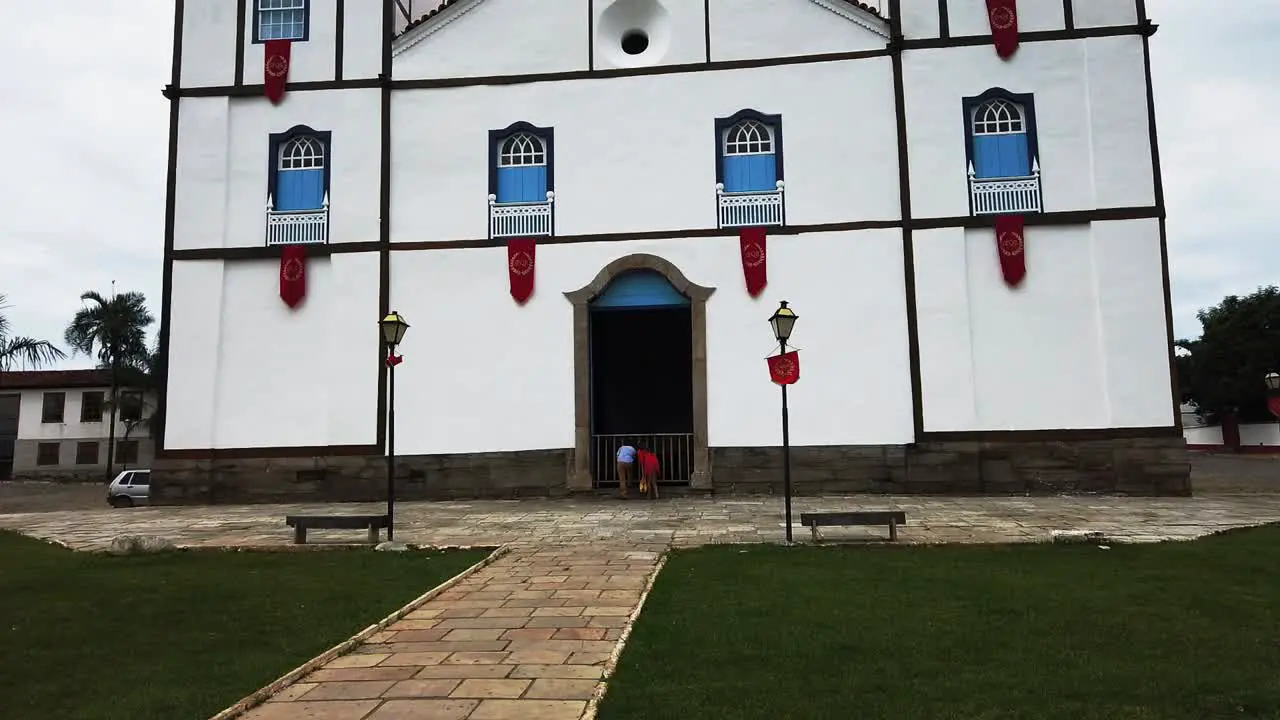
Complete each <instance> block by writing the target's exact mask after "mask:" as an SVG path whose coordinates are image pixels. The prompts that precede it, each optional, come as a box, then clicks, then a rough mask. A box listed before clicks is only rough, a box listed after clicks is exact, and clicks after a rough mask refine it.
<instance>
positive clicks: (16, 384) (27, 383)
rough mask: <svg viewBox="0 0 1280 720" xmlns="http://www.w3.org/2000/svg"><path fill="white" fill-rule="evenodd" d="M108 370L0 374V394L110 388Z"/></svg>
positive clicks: (11, 372) (28, 371)
mask: <svg viewBox="0 0 1280 720" xmlns="http://www.w3.org/2000/svg"><path fill="white" fill-rule="evenodd" d="M110 386H111V372H110V371H109V370H14V371H10V372H0V392H4V391H5V390H35V389H45V388H48V389H51V390H56V389H58V388H83V387H110Z"/></svg>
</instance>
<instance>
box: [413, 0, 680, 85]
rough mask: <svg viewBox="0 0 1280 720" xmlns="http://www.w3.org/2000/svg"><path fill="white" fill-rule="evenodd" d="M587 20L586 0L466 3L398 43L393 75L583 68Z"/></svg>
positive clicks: (471, 74)
mask: <svg viewBox="0 0 1280 720" xmlns="http://www.w3.org/2000/svg"><path fill="white" fill-rule="evenodd" d="M698 7H699V12H701V7H702V6H701V4H699V6H698ZM589 21H590V17H589V15H588V10H587V3H586V2H585V0H555V2H547V1H546V0H481V1H480V2H478V3H477V2H475V0H465V1H464V2H462V3H458V6H457V7H451V8H448V9H446V10H445V11H444V12H442V13H441V14H440V15H439V16H438V17H437V18H434V19H432V20H431V21H429V22H428V23H427V24H425V25H423V26H422V27H421V28H415V30H414V31H413V34H412V35H406V37H405V38H404V39H403V40H400V41H398V42H397V46H396V49H395V53H396V55H395V60H394V61H393V62H394V70H393V76H394V77H395V78H396V79H397V80H406V79H413V78H439V77H474V76H489V75H523V74H527V73H549V72H568V71H571V70H586V69H587V68H588V65H589V62H590V54H589V53H588V50H587V36H588V35H587V32H588V30H587V25H588V23H589ZM424 34H425V37H423V35H424ZM401 45H403V48H401V47H400V46H401ZM479 48H483V50H478V49H479Z"/></svg>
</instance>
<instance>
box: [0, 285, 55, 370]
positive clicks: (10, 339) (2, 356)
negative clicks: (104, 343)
mask: <svg viewBox="0 0 1280 720" xmlns="http://www.w3.org/2000/svg"><path fill="white" fill-rule="evenodd" d="M8 308H9V304H8V303H7V302H6V298H5V296H4V295H3V294H0V372H5V371H8V370H12V369H13V367H14V366H15V365H17V366H20V367H23V368H26V367H31V368H37V369H38V368H41V367H44V366H45V365H52V364H53V363H55V362H57V361H59V360H62V359H64V358H66V357H67V354H66V353H64V352H62V350H60V349H58V346H56V345H54V344H53V343H51V342H49V341H48V340H36V339H35V338H29V337H24V336H21V335H11V334H10V326H9V318H8V317H7V316H6V315H5V314H4V311H5V310H6V309H8Z"/></svg>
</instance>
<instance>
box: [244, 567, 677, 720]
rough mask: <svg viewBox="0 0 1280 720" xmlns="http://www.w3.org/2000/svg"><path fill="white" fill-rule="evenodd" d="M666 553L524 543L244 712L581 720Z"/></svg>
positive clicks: (270, 716)
mask: <svg viewBox="0 0 1280 720" xmlns="http://www.w3.org/2000/svg"><path fill="white" fill-rule="evenodd" d="M660 555H661V553H660V552H659V551H657V550H638V549H635V548H632V547H616V546H615V547H589V546H581V545H580V546H577V547H551V546H544V547H541V548H524V549H516V550H514V551H512V552H510V553H508V554H506V555H504V556H502V557H499V558H498V559H497V560H495V561H494V562H493V563H492V564H490V565H489V566H487V567H484V568H481V569H480V570H479V571H477V572H476V573H474V574H472V575H470V576H468V577H466V578H465V579H463V580H462V581H461V582H459V583H458V584H456V585H454V586H453V587H451V588H449V589H448V590H445V591H444V592H443V593H441V594H439V595H437V596H435V597H434V598H432V599H431V600H429V601H427V602H426V603H425V604H423V605H422V606H420V607H418V608H415V609H414V610H413V611H412V612H410V613H409V614H408V615H406V616H405V617H404V618H402V619H400V620H398V621H396V622H395V623H393V624H391V625H390V626H388V627H387V628H386V629H385V630H383V631H382V632H379V633H377V634H375V635H373V636H371V637H370V638H369V640H368V641H367V642H365V643H364V644H362V645H360V646H359V647H357V648H356V649H355V651H354V652H352V653H350V654H347V655H344V656H342V657H338V658H336V659H334V660H332V661H330V662H329V663H327V664H326V665H324V666H323V667H321V668H319V669H317V670H315V671H314V672H312V673H310V674H309V675H306V676H304V677H302V678H300V679H299V681H298V682H297V683H295V684H293V685H291V686H290V687H288V688H286V689H285V690H283V691H282V692H280V693H279V694H277V695H275V696H274V697H273V698H271V699H270V700H268V701H267V702H266V703H265V704H263V705H261V706H259V707H258V708H256V709H255V710H252V711H250V712H249V713H248V714H247V715H245V716H244V718H245V720H301V719H302V718H326V719H328V720H362V719H365V720H394V719H407V718H432V719H433V720H462V719H463V718H466V719H467V720H577V719H578V718H579V717H581V716H582V714H583V712H584V711H585V710H586V708H587V704H588V702H589V701H590V700H591V698H592V695H593V694H595V693H596V691H597V688H598V686H599V683H600V681H601V680H602V678H603V676H604V672H605V667H606V664H607V663H608V662H609V661H610V659H611V655H612V653H613V651H614V649H615V648H616V646H617V643H618V640H619V638H621V637H622V633H623V631H624V628H626V627H627V625H628V623H629V622H630V618H631V616H632V615H633V614H634V612H635V610H636V608H637V606H638V605H639V603H640V598H641V594H642V592H643V590H644V588H645V585H646V583H647V581H648V580H649V577H650V576H651V575H652V574H653V572H654V571H655V569H656V568H657V564H658V559H659V557H660Z"/></svg>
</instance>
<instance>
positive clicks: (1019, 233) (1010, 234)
mask: <svg viewBox="0 0 1280 720" xmlns="http://www.w3.org/2000/svg"><path fill="white" fill-rule="evenodd" d="M996 251H997V252H998V253H999V254H1000V272H1001V273H1002V274H1003V275H1004V281H1005V284H1007V285H1008V286H1009V287H1017V286H1018V283H1020V282H1022V279H1023V278H1024V277H1026V276H1027V240H1026V234H1025V233H1024V229H1023V221H1022V216H1021V215H997V216H996Z"/></svg>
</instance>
